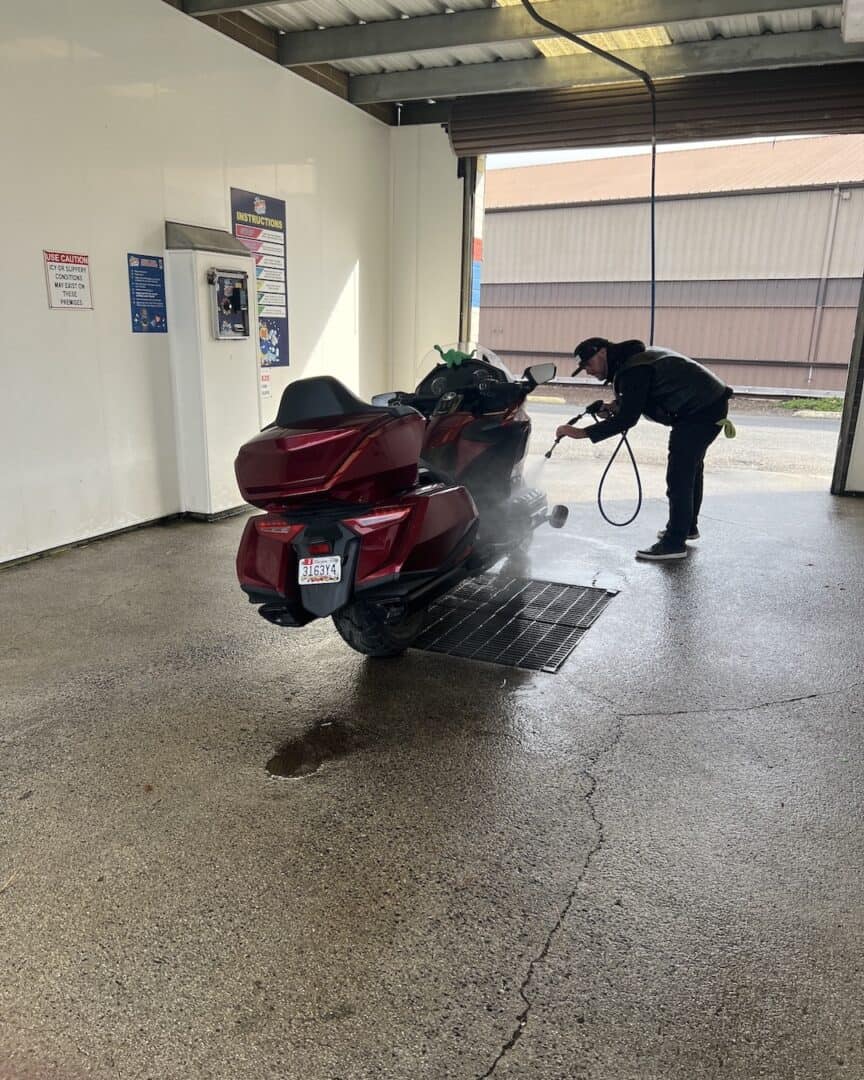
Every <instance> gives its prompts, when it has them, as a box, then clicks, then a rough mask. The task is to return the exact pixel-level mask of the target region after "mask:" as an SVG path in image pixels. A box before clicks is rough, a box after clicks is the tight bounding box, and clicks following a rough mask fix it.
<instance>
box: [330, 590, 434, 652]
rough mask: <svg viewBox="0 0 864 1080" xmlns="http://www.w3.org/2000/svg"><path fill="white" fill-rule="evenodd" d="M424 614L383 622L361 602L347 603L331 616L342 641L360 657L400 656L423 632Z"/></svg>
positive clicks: (417, 612) (414, 614) (419, 613)
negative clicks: (359, 654) (360, 654)
mask: <svg viewBox="0 0 864 1080" xmlns="http://www.w3.org/2000/svg"><path fill="white" fill-rule="evenodd" d="M425 621H426V611H425V609H424V610H422V611H415V612H414V613H413V614H411V615H405V616H403V617H402V618H401V619H398V620H397V621H396V622H384V621H383V620H382V619H380V618H378V617H377V616H376V615H375V613H374V612H372V611H370V609H369V608H368V607H367V606H366V604H363V603H357V602H355V603H353V604H348V605H346V606H345V607H344V608H340V610H339V611H336V612H334V613H333V625H334V626H335V627H336V629H337V630H338V631H339V634H340V636H341V638H342V640H343V641H344V642H345V643H346V644H347V645H350V646H351V648H352V649H354V651H355V652H359V653H362V654H363V655H364V656H377V657H388V656H391V657H392V656H401V655H402V653H404V652H405V650H406V649H408V648H410V647H411V645H413V643H414V640H415V638H416V637H417V636H418V635H419V633H420V631H421V630H422V629H423V624H424V622H425Z"/></svg>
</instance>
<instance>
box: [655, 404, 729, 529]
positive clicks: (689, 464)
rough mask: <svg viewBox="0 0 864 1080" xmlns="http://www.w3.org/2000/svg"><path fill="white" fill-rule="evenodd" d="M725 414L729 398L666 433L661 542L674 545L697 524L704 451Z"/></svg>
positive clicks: (717, 433)
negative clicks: (665, 508) (666, 517)
mask: <svg viewBox="0 0 864 1080" xmlns="http://www.w3.org/2000/svg"><path fill="white" fill-rule="evenodd" d="M728 411H729V399H728V398H725V397H724V398H723V399H722V400H721V401H719V402H718V403H717V404H716V405H714V406H712V408H710V409H706V410H703V412H702V414H701V415H700V416H698V417H693V418H692V419H691V420H679V421H678V423H676V424H673V425H672V431H671V432H670V433H669V458H668V461H667V465H666V497H667V498H668V500H669V522H668V524H667V525H666V537H665V539H666V540H667V541H668V542H669V543H670V544H674V545H676V546H678V545H681V544H683V543H684V541H685V539H686V538H687V534H688V533H691V532H693V531H695V529H696V527H697V525H698V524H699V510H700V508H701V506H702V473H703V467H704V462H705V451H706V450H707V449H708V447H709V446H710V445H711V443H712V442H714V440H715V439H716V438H717V436H718V435H719V434H720V428H719V426H718V423H717V422H718V420H722V419H723V418H724V417H725V416H726V415H727V413H728Z"/></svg>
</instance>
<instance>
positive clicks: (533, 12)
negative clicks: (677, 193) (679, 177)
mask: <svg viewBox="0 0 864 1080" xmlns="http://www.w3.org/2000/svg"><path fill="white" fill-rule="evenodd" d="M522 6H523V7H524V8H525V10H526V11H527V12H528V14H529V15H530V16H531V18H532V19H533V20H534V21H535V22H537V23H539V24H540V25H541V26H545V27H546V29H547V30H551V31H552V33H553V34H556V35H558V36H559V37H563V38H566V39H567V40H568V41H572V42H573V44H574V45H581V46H582V48H583V49H587V50H588V52H592V53H594V55H595V56H599V57H602V59H604V60H608V61H609V62H610V63H612V64H616V65H617V66H618V67H620V68H623V69H624V70H625V71H629V72H630V74H631V75H635V76H636V78H637V79H641V80H642V82H643V83H644V84H645V89H646V90H647V91H648V95H649V97H650V98H651V203H650V206H651V328H650V334H649V339H648V344H649V345H653V344H654V320H655V311H656V306H657V230H656V210H657V91H656V89H655V87H654V82H653V80H652V79H651V76H650V75H649V74H648V72H647V71H642V70H641V68H637V67H634V66H633V64H628V63H627V61H626V60H622V59H621V57H620V56H615V54H614V53H610V52H607V51H606V50H605V49H601V48H600V46H599V45H595V44H594V43H593V42H591V41H586V39H585V38H582V37H579V36H578V34H573V33H571V32H570V31H569V30H565V28H564V27H563V26H559V25H558V24H557V23H554V22H552V21H551V19H547V18H545V17H544V16H543V15H540V14H539V13H538V12H537V9H536V8H535V7H534V5H533V4H532V3H531V0H522Z"/></svg>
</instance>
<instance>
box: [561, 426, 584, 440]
mask: <svg viewBox="0 0 864 1080" xmlns="http://www.w3.org/2000/svg"><path fill="white" fill-rule="evenodd" d="M555 437H556V438H557V439H565V438H566V439H587V438H588V432H587V431H586V430H585V428H581V427H571V426H570V425H569V424H562V425H561V427H559V428H558V430H557V431H556V432H555Z"/></svg>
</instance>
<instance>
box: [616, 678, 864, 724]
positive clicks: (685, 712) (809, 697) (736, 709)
mask: <svg viewBox="0 0 864 1080" xmlns="http://www.w3.org/2000/svg"><path fill="white" fill-rule="evenodd" d="M859 686H864V681H860V682H854V683H850V684H849V685H848V686H844V687H843V688H842V689H840V690H820V691H818V692H817V693H815V694H801V695H800V696H799V697H791V698H779V699H778V700H777V701H762V702H759V703H758V704H757V705H714V706H712V707H711V708H708V709H672V710H668V711H667V710H665V709H655V710H653V711H649V712H638V713H621V718H622V719H623V720H639V719H644V718H645V717H647V716H664V717H665V716H701V715H704V714H706V713H746V712H755V710H756V709H770V708H771V707H772V706H774V705H794V704H795V703H796V702H798V701H815V700H816V699H817V698H827V697H836V696H837V695H838V694H848V693H850V692H851V691H852V690H856V689H857V688H858V687H859Z"/></svg>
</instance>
